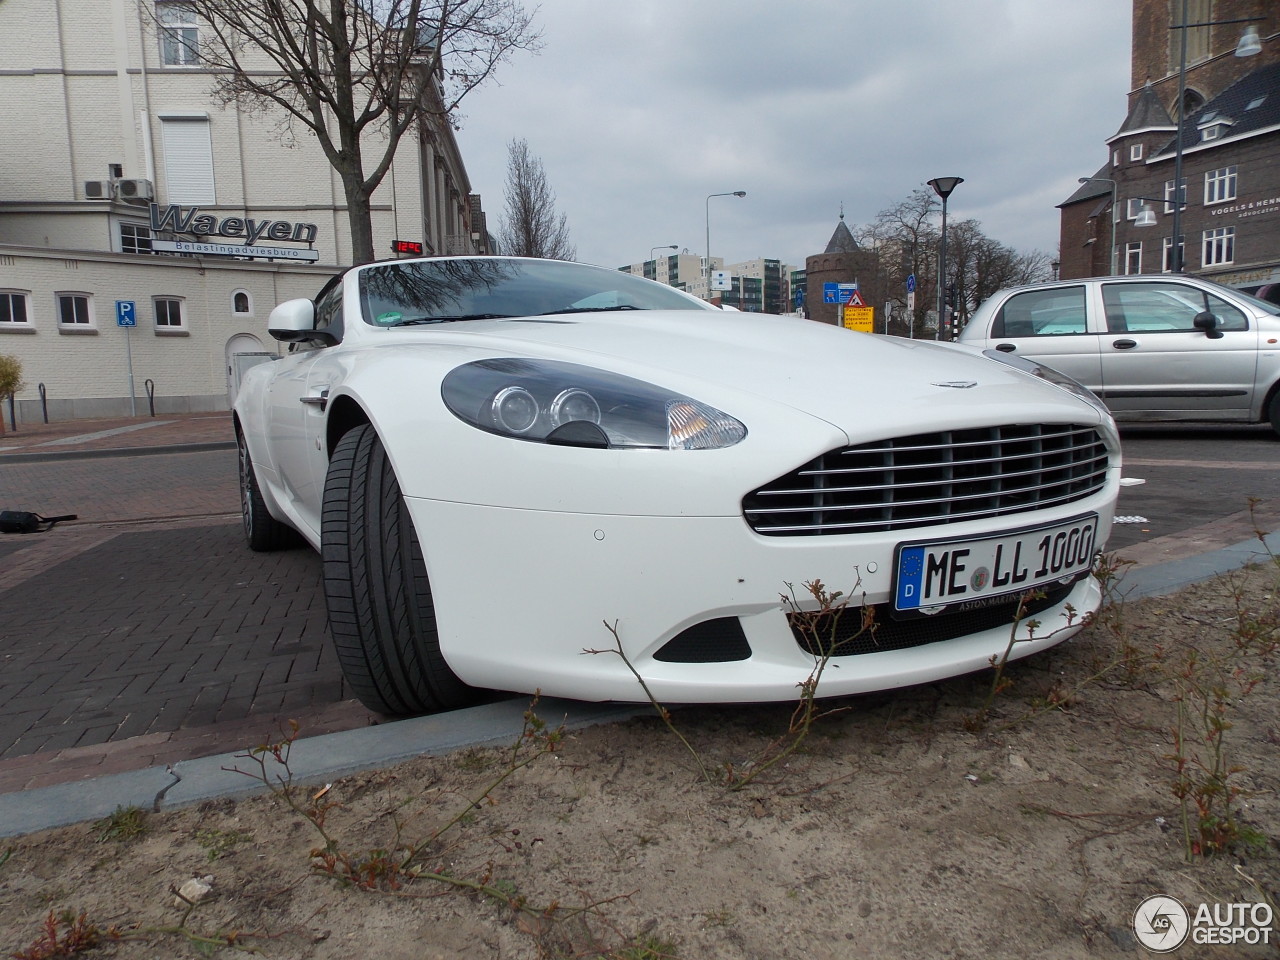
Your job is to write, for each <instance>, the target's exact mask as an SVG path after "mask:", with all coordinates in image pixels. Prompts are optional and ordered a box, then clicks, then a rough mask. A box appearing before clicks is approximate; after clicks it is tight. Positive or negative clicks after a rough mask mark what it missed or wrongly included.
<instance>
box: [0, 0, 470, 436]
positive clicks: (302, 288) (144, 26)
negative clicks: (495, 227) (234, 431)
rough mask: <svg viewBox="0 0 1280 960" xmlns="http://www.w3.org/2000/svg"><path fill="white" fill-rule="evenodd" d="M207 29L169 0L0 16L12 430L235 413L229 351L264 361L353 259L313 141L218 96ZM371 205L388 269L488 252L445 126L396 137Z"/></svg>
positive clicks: (3, 278) (31, 1)
mask: <svg viewBox="0 0 1280 960" xmlns="http://www.w3.org/2000/svg"><path fill="white" fill-rule="evenodd" d="M199 30H200V24H199V23H198V22H196V21H195V20H193V19H192V18H191V17H190V15H189V14H188V13H187V8H186V7H185V6H184V5H183V4H182V3H181V2H180V0H4V2H3V3H2V4H0V94H2V95H3V97H4V100H5V103H6V107H5V110H4V111H3V112H2V113H0V135H2V139H3V142H4V143H5V149H4V158H5V159H4V163H3V164H0V353H4V354H11V355H14V356H16V357H17V358H18V359H19V360H20V361H21V363H22V365H23V375H24V379H25V381H26V387H25V388H24V389H23V390H22V391H21V392H19V394H18V395H17V404H16V412H17V419H18V421H19V423H21V422H23V421H33V420H35V419H38V418H40V417H42V416H45V415H48V416H49V417H50V419H67V418H70V417H87V416H124V415H131V414H133V413H134V412H137V413H144V412H146V410H147V405H148V404H149V403H153V404H154V406H155V409H156V412H160V413H173V412H185V411H198V410H218V409H225V408H226V407H227V405H228V398H229V386H230V384H231V382H232V380H233V379H234V374H235V368H236V363H234V362H233V357H234V355H235V354H259V355H261V354H274V353H275V352H276V343H275V341H273V340H272V339H271V338H270V337H268V336H267V334H266V319H267V314H268V313H269V312H270V310H271V308H272V307H273V306H274V305H275V304H276V303H277V302H279V301H280V300H285V299H289V298H292V297H307V296H313V295H314V294H315V292H316V291H317V290H318V289H319V288H320V287H321V286H322V285H323V284H324V282H325V281H326V280H327V279H328V277H330V276H332V275H333V274H334V273H335V272H337V271H338V270H339V269H341V268H342V267H345V266H347V265H350V263H351V262H352V248H351V242H350V231H349V228H348V226H347V223H348V220H347V210H346V203H345V199H344V196H343V191H342V185H341V182H340V180H339V178H338V176H337V175H336V173H335V172H334V171H333V169H332V168H331V166H330V165H329V163H328V161H327V160H326V159H325V157H324V155H323V153H322V152H321V150H320V147H319V145H318V144H317V143H316V142H315V140H314V138H313V136H312V135H311V133H310V131H309V130H306V129H305V128H301V129H291V128H290V127H289V125H288V124H286V123H282V122H281V117H280V116H273V115H268V114H263V113H261V112H256V111H249V110H245V109H242V108H239V107H238V106H237V105H236V104H234V103H233V104H226V105H223V104H220V103H218V102H216V101H215V100H214V99H213V98H212V97H211V95H210V92H211V89H212V86H213V80H214V77H213V75H212V74H211V73H210V71H208V70H206V69H205V68H203V67H202V66H201V65H200V63H199V61H198V57H196V56H195V54H194V51H195V50H196V49H197V43H198V34H199ZM375 148H376V147H375ZM372 200H373V203H372V206H373V235H374V244H375V251H376V255H377V256H378V257H379V258H384V257H392V256H394V255H396V254H395V253H394V252H393V251H394V245H395V244H396V243H397V242H398V241H406V242H408V243H409V244H411V245H413V244H420V245H421V249H422V251H423V252H424V253H426V254H428V255H431V254H449V253H454V254H456V253H477V252H483V251H484V250H485V249H486V247H487V236H486V232H485V228H484V222H483V221H484V216H483V213H482V212H481V210H480V205H479V200H478V198H477V197H474V196H473V195H472V194H471V192H470V184H469V181H468V179H467V174H466V169H465V167H464V165H463V163H462V159H461V156H460V155H459V153H458V149H457V145H456V142H455V141H454V138H453V136H452V131H451V130H450V129H449V127H448V125H447V124H443V123H441V124H433V123H428V122H426V121H423V123H422V124H421V125H420V128H419V129H416V130H412V131H410V132H409V133H408V134H406V135H405V137H404V139H403V140H402V141H401V143H400V145H399V148H398V150H397V154H396V158H395V160H394V162H393V164H392V167H391V170H390V171H389V173H388V174H387V177H386V178H385V179H384V180H383V182H382V184H381V185H380V187H379V188H378V190H377V192H376V193H375V194H374V196H373V198H372ZM117 302H120V303H123V304H124V305H125V306H124V307H118V306H117ZM130 304H132V309H129V307H128V305H130ZM130 320H132V325H122V324H127V323H128V321H130ZM131 374H132V381H133V386H132V388H131V387H130V379H131V376H130V375H131ZM147 381H150V384H147ZM41 384H43V385H44V391H43V402H42V393H41V391H40V385H41ZM144 386H147V387H149V388H151V389H152V390H153V396H154V400H150V399H149V398H148V396H147V393H146V392H145V391H144ZM4 413H5V416H6V417H7V416H8V411H7V410H6V411H5V412H4Z"/></svg>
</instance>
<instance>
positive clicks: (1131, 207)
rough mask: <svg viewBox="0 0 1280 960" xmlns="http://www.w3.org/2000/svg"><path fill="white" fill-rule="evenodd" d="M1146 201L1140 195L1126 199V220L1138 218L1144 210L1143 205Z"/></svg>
mask: <svg viewBox="0 0 1280 960" xmlns="http://www.w3.org/2000/svg"><path fill="white" fill-rule="evenodd" d="M1145 202H1146V201H1145V200H1143V199H1142V198H1140V197H1130V198H1129V199H1128V200H1126V201H1125V211H1124V217H1125V219H1126V220H1136V219H1138V214H1140V213H1141V212H1142V205H1143V203H1145Z"/></svg>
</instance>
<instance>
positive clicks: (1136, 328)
mask: <svg viewBox="0 0 1280 960" xmlns="http://www.w3.org/2000/svg"><path fill="white" fill-rule="evenodd" d="M960 342H961V343H965V344H970V345H973V346H975V347H980V348H983V349H988V350H999V351H1002V352H1005V353H1010V354H1015V355H1017V356H1020V357H1027V358H1029V359H1031V360H1033V361H1037V362H1040V363H1045V364H1049V365H1050V366H1053V367H1056V368H1057V369H1058V370H1061V371H1062V372H1063V373H1065V374H1067V375H1069V376H1071V377H1073V378H1075V379H1076V380H1079V381H1080V382H1081V383H1083V384H1084V385H1085V386H1087V387H1088V388H1089V389H1090V390H1092V391H1093V392H1094V393H1096V394H1097V395H1098V396H1099V397H1101V398H1102V400H1103V401H1104V402H1105V403H1106V405H1107V406H1108V407H1109V408H1110V409H1111V412H1112V413H1113V414H1114V415H1115V418H1116V419H1117V420H1230V421H1239V422H1242V423H1265V422H1268V421H1269V422H1270V423H1271V426H1272V427H1274V428H1275V430H1276V431H1277V433H1280V306H1277V305H1276V304H1274V303H1268V302H1267V301H1265V300H1261V299H1258V298H1257V297H1253V296H1250V295H1249V294H1247V293H1242V292H1241V291H1239V290H1234V289H1232V288H1230V287H1224V286H1222V285H1221V284H1217V283H1214V282H1212V281H1210V280H1204V279H1201V278H1199V277H1186V276H1171V275H1167V274H1166V275H1159V276H1130V277H1094V278H1092V279H1087V280H1061V281H1057V282H1054V283H1036V284H1030V285H1028V286H1022V287H1010V288H1009V289H1007V290H1001V291H1000V292H999V293H997V294H996V295H995V296H993V297H991V298H990V299H988V300H987V301H986V302H985V303H983V304H982V305H981V306H980V307H979V308H978V309H977V311H976V312H975V313H974V315H973V318H972V319H971V320H970V321H969V324H968V326H966V327H965V329H964V332H963V333H962V334H961V335H960Z"/></svg>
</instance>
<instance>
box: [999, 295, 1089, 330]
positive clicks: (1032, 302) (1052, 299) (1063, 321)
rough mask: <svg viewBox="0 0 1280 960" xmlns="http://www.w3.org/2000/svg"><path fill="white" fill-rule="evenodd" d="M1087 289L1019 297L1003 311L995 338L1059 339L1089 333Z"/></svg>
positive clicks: (1002, 309) (1008, 301)
mask: <svg viewBox="0 0 1280 960" xmlns="http://www.w3.org/2000/svg"><path fill="white" fill-rule="evenodd" d="M1084 303H1085V301H1084V287H1082V286H1080V287H1054V288H1053V289H1052V290H1028V291H1027V292H1026V293H1016V294H1014V295H1013V296H1012V297H1010V298H1009V299H1008V300H1006V301H1005V302H1004V304H1003V305H1002V306H1001V307H1000V312H999V313H998V314H996V318H995V322H994V323H992V325H991V336H993V337H1058V336H1064V335H1070V334H1076V333H1086V332H1087V330H1088V327H1087V325H1086V323H1085V306H1084Z"/></svg>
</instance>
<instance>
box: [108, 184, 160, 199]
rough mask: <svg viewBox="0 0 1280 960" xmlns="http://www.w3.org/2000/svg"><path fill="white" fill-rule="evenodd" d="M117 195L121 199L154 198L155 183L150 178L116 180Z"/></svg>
mask: <svg viewBox="0 0 1280 960" xmlns="http://www.w3.org/2000/svg"><path fill="white" fill-rule="evenodd" d="M115 187H116V196H117V197H119V198H120V199H121V200H126V201H127V200H154V199H155V196H156V188H155V185H154V184H153V183H152V182H151V181H150V180H116V181H115Z"/></svg>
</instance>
